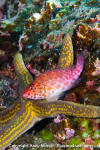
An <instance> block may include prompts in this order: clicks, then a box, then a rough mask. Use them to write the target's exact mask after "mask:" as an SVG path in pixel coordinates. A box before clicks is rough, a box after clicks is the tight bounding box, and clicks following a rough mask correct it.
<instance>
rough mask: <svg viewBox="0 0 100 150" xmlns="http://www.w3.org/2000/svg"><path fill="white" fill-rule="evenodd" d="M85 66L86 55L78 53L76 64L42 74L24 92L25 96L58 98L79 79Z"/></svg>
mask: <svg viewBox="0 0 100 150" xmlns="http://www.w3.org/2000/svg"><path fill="white" fill-rule="evenodd" d="M83 67H84V56H83V55H82V54H77V63H76V65H75V66H73V67H70V68H67V69H55V70H52V71H47V72H45V73H42V74H40V75H39V76H38V77H36V78H35V80H34V81H33V82H32V84H31V85H30V86H28V87H27V88H26V90H25V91H24V92H23V98H29V99H34V100H37V99H46V100H47V101H54V100H58V98H59V96H60V95H61V94H62V92H64V91H67V90H69V89H71V88H72V87H73V86H74V85H75V82H76V81H77V80H78V78H79V76H80V74H81V72H82V70H83Z"/></svg>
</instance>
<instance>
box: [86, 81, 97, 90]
mask: <svg viewBox="0 0 100 150" xmlns="http://www.w3.org/2000/svg"><path fill="white" fill-rule="evenodd" d="M94 84H95V81H94V80H92V81H87V82H86V85H87V88H88V89H89V90H90V89H93V86H94Z"/></svg>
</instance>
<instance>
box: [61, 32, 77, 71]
mask: <svg viewBox="0 0 100 150" xmlns="http://www.w3.org/2000/svg"><path fill="white" fill-rule="evenodd" d="M73 60H74V52H73V46H72V40H71V37H70V35H69V34H66V35H65V38H64V41H63V45H62V49H61V55H60V57H59V60H58V68H63V69H66V68H69V67H70V66H72V65H73Z"/></svg>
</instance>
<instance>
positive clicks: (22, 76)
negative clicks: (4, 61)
mask: <svg viewBox="0 0 100 150" xmlns="http://www.w3.org/2000/svg"><path fill="white" fill-rule="evenodd" d="M14 67H15V71H16V74H17V76H18V81H19V82H18V84H19V94H20V95H22V93H23V92H24V90H25V89H26V86H28V85H30V84H31V83H32V82H33V78H32V75H31V74H30V73H29V71H28V69H27V68H26V67H25V64H24V61H23V58H22V55H21V53H20V52H17V53H16V55H15V56H14Z"/></svg>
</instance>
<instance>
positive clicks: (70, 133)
mask: <svg viewBox="0 0 100 150" xmlns="http://www.w3.org/2000/svg"><path fill="white" fill-rule="evenodd" d="M65 130H66V140H69V139H70V138H71V137H73V136H74V134H75V130H74V129H70V128H65Z"/></svg>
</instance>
